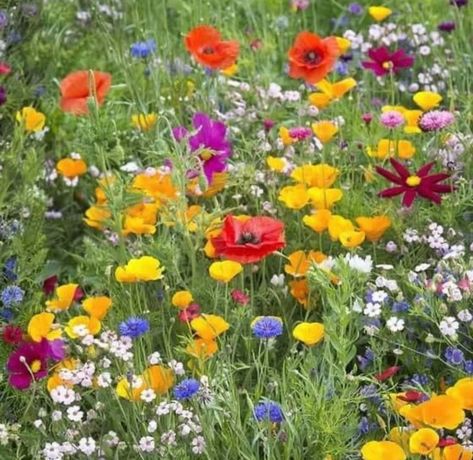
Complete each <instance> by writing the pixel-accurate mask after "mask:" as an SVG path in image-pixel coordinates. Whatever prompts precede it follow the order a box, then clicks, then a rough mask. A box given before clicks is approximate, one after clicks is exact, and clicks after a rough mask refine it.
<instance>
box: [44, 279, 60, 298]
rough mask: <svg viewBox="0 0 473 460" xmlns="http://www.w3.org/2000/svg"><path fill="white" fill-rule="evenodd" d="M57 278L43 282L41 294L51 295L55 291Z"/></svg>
mask: <svg viewBox="0 0 473 460" xmlns="http://www.w3.org/2000/svg"><path fill="white" fill-rule="evenodd" d="M57 283H58V277H57V276H56V275H53V276H50V277H49V278H46V279H45V280H44V281H43V292H44V294H45V295H51V294H52V293H53V292H54V289H56V284H57Z"/></svg>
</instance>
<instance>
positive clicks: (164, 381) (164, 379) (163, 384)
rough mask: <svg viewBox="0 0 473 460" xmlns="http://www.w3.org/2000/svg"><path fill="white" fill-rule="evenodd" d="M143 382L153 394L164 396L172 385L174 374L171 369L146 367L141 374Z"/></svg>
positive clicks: (158, 366)
mask: <svg viewBox="0 0 473 460" xmlns="http://www.w3.org/2000/svg"><path fill="white" fill-rule="evenodd" d="M143 380H144V382H145V385H146V387H147V388H151V389H152V390H154V392H155V393H158V394H160V395H162V394H165V393H167V392H168V390H169V389H170V388H171V387H172V386H173V384H174V373H173V371H172V370H171V369H169V368H167V367H164V366H160V365H154V366H150V367H148V368H147V369H146V370H145V371H144V372H143Z"/></svg>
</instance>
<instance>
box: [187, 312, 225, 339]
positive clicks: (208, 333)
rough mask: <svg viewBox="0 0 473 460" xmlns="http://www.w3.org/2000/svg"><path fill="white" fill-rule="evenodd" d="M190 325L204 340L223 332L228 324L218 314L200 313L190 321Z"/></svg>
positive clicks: (213, 337)
mask: <svg viewBox="0 0 473 460" xmlns="http://www.w3.org/2000/svg"><path fill="white" fill-rule="evenodd" d="M191 327H192V329H193V330H194V331H195V332H196V334H197V335H198V336H199V337H200V338H201V339H204V340H213V339H215V338H217V337H218V336H219V335H221V334H223V333H224V332H225V331H226V330H227V329H228V328H229V327H230V325H229V324H228V323H227V322H226V321H225V320H224V319H223V318H222V317H221V316H218V315H205V314H203V315H200V316H199V317H197V318H194V319H193V320H192V321H191Z"/></svg>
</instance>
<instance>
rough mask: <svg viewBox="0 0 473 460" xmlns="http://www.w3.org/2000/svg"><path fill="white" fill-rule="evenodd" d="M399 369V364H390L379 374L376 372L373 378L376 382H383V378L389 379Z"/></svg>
mask: <svg viewBox="0 0 473 460" xmlns="http://www.w3.org/2000/svg"><path fill="white" fill-rule="evenodd" d="M399 369H401V368H400V367H399V366H392V367H388V368H387V369H386V370H384V371H383V372H380V373H379V374H376V375H375V376H374V378H375V379H376V380H377V381H378V382H384V381H385V380H388V379H390V378H391V377H393V376H394V375H396V374H397V373H398V371H399Z"/></svg>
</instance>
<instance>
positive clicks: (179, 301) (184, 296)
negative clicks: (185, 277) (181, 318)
mask: <svg viewBox="0 0 473 460" xmlns="http://www.w3.org/2000/svg"><path fill="white" fill-rule="evenodd" d="M193 300H194V297H192V294H191V293H190V292H189V291H177V292H176V293H175V294H174V295H173V296H172V299H171V303H172V304H173V305H174V306H175V307H177V308H180V309H181V310H185V309H186V308H187V307H188V306H189V305H190V304H191V303H192V301H193Z"/></svg>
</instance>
